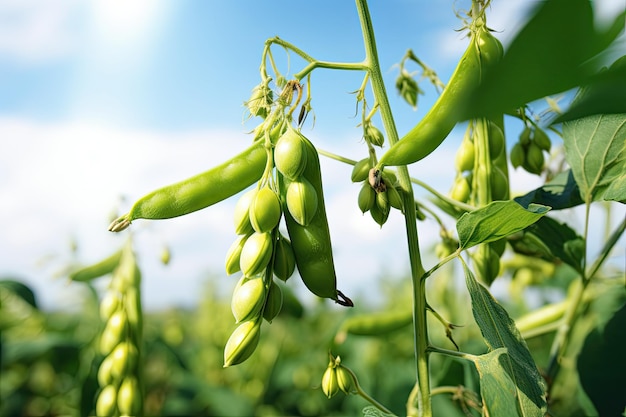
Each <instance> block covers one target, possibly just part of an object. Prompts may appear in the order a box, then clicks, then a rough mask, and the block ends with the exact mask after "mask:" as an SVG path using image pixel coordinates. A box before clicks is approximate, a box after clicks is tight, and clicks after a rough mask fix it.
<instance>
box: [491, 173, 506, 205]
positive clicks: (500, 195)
mask: <svg viewBox="0 0 626 417" xmlns="http://www.w3.org/2000/svg"><path fill="white" fill-rule="evenodd" d="M490 182H491V184H490V185H491V199H492V200H494V201H495V200H503V199H504V198H506V196H507V195H508V194H509V180H508V179H507V177H506V175H505V174H504V172H502V170H501V169H500V168H498V167H496V166H493V167H491V181H490Z"/></svg>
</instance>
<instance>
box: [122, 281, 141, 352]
mask: <svg viewBox="0 0 626 417" xmlns="http://www.w3.org/2000/svg"><path fill="white" fill-rule="evenodd" d="M124 306H125V307H126V313H127V315H128V324H129V327H130V330H131V332H130V337H131V340H133V342H135V344H136V345H137V346H139V344H140V342H141V334H142V332H143V312H142V309H141V292H140V290H139V287H137V288H135V287H132V288H129V289H128V290H127V291H126V294H125V296H124Z"/></svg>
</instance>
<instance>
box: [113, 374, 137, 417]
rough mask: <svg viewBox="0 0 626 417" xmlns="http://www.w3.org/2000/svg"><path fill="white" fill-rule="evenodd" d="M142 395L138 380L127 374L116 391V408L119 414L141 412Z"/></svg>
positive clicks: (132, 414)
mask: <svg viewBox="0 0 626 417" xmlns="http://www.w3.org/2000/svg"><path fill="white" fill-rule="evenodd" d="M142 402H143V401H142V395H141V389H140V388H139V382H138V381H137V378H135V377H134V376H127V377H126V378H124V380H123V381H122V384H121V385H120V389H119V391H118V392H117V408H118V410H119V412H120V414H121V415H123V416H124V415H126V416H138V415H140V414H141V408H142Z"/></svg>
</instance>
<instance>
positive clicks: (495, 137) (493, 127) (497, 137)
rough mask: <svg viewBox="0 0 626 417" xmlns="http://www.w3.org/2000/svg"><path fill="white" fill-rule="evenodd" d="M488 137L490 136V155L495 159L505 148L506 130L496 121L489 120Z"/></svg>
mask: <svg viewBox="0 0 626 417" xmlns="http://www.w3.org/2000/svg"><path fill="white" fill-rule="evenodd" d="M488 129H489V130H488V133H487V135H488V136H487V137H488V138H489V157H490V158H491V160H492V161H493V160H495V159H497V158H498V156H500V154H502V151H503V150H504V132H503V131H502V129H500V126H498V125H497V124H495V123H494V122H491V121H490V122H489V128H488Z"/></svg>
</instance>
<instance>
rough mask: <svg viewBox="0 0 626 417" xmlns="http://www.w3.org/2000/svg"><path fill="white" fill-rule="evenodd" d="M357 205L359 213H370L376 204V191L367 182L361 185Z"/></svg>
mask: <svg viewBox="0 0 626 417" xmlns="http://www.w3.org/2000/svg"><path fill="white" fill-rule="evenodd" d="M358 204H359V209H360V210H361V213H365V212H367V211H370V209H371V208H372V207H373V206H374V204H376V191H374V189H373V188H372V187H371V186H370V184H369V183H368V182H367V181H363V185H361V190H360V191H359V197H358Z"/></svg>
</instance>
